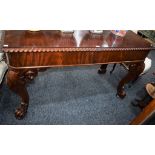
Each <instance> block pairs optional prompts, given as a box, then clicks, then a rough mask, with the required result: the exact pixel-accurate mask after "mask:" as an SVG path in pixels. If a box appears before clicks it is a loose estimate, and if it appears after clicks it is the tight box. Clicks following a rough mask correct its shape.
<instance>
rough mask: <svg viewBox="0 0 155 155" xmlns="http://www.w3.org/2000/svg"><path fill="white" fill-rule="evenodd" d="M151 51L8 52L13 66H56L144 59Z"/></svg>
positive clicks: (8, 60) (8, 61)
mask: <svg viewBox="0 0 155 155" xmlns="http://www.w3.org/2000/svg"><path fill="white" fill-rule="evenodd" d="M148 53H149V51H103V52H102V51H100V52H87V51H84V52H82V51H80V52H12V53H11V52H10V53H9V52H8V53H6V56H7V63H8V65H9V66H12V67H39V66H40V67H43V66H44V67H45V66H46V67H54V66H76V65H92V64H107V63H121V62H138V61H144V60H145V58H146V57H147V55H148Z"/></svg>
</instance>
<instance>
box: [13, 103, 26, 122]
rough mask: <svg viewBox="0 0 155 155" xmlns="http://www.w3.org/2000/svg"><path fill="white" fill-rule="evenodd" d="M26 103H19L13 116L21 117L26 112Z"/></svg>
mask: <svg viewBox="0 0 155 155" xmlns="http://www.w3.org/2000/svg"><path fill="white" fill-rule="evenodd" d="M27 109H28V104H23V103H22V104H21V105H20V106H19V107H18V108H17V109H16V111H15V117H16V118H17V119H19V120H20V119H23V118H24V117H25V115H26V113H27Z"/></svg>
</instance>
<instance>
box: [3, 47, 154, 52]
mask: <svg viewBox="0 0 155 155" xmlns="http://www.w3.org/2000/svg"><path fill="white" fill-rule="evenodd" d="M2 50H3V52H9V53H11V52H98V51H148V50H152V48H117V47H116V48H114V47H113V48H100V47H98V48H95V47H94V48H83V47H80V48H37V47H34V48H33V47H24V48H4V47H3V48H2Z"/></svg>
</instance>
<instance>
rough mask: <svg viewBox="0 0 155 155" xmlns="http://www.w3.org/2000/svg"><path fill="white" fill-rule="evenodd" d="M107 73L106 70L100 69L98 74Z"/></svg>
mask: <svg viewBox="0 0 155 155" xmlns="http://www.w3.org/2000/svg"><path fill="white" fill-rule="evenodd" d="M105 73H106V69H99V70H98V74H105Z"/></svg>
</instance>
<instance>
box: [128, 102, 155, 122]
mask: <svg viewBox="0 0 155 155" xmlns="http://www.w3.org/2000/svg"><path fill="white" fill-rule="evenodd" d="M153 113H155V99H153V100H152V101H151V102H150V103H149V104H148V105H147V106H146V107H145V108H144V109H143V110H142V112H141V113H140V114H139V115H138V116H136V117H135V118H134V119H133V120H132V121H131V122H130V125H141V124H143V123H144V122H145V121H146V120H147V119H148V118H150V117H151V115H153Z"/></svg>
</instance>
